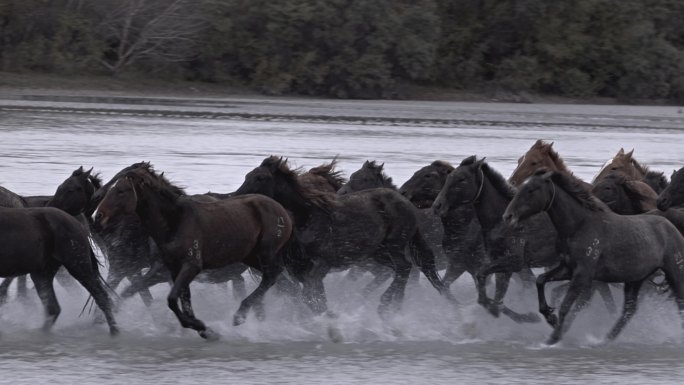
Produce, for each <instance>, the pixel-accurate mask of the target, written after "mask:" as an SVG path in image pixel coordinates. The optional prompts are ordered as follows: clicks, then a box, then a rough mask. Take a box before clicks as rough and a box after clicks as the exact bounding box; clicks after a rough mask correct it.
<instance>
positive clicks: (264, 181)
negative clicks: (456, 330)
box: [237, 156, 451, 315]
mask: <svg viewBox="0 0 684 385" xmlns="http://www.w3.org/2000/svg"><path fill="white" fill-rule="evenodd" d="M237 193H238V194H250V193H259V194H264V195H266V196H270V197H273V198H274V199H275V200H276V201H278V202H280V203H281V204H282V205H283V206H284V207H285V208H287V209H288V210H289V211H290V212H291V213H292V215H293V217H294V223H295V228H296V230H295V235H294V237H295V239H296V241H297V243H298V244H299V245H300V250H301V255H300V256H299V258H293V257H290V258H289V259H290V261H289V262H288V269H290V271H291V272H292V273H293V274H294V276H295V277H297V278H298V279H299V280H300V281H301V282H302V283H303V285H304V292H303V295H304V297H305V300H306V301H307V304H308V305H309V306H310V307H311V309H312V310H313V311H314V312H315V313H318V314H320V313H323V312H326V311H327V303H326V298H325V290H324V286H323V278H324V277H325V276H326V274H327V273H328V272H329V271H330V270H331V269H332V268H348V267H350V266H353V265H358V264H364V263H365V262H366V261H368V260H370V259H371V258H373V259H375V262H378V263H381V264H384V265H386V266H388V267H390V268H392V269H393V270H394V280H393V281H392V283H391V284H390V286H389V288H388V289H387V290H386V291H385V293H383V295H382V297H381V301H380V306H379V308H378V311H379V313H380V314H381V315H386V314H387V313H388V311H390V310H392V307H393V308H394V310H397V309H398V308H399V306H400V304H401V302H402V300H403V295H404V289H405V286H406V281H407V279H408V275H409V272H410V270H411V266H412V264H411V262H410V261H409V259H407V258H406V255H405V248H406V246H407V245H409V243H411V244H412V245H413V246H414V247H415V249H416V258H415V262H416V264H417V265H418V266H419V267H420V268H421V270H422V271H423V273H424V274H425V276H426V277H427V278H428V280H429V281H430V282H431V283H432V285H433V286H434V287H435V288H436V289H437V290H438V291H439V292H440V293H441V294H443V295H445V296H447V297H449V298H451V296H450V294H449V293H448V291H447V289H446V288H445V287H444V285H443V283H442V281H441V280H440V278H439V276H438V275H437V272H436V271H435V263H434V256H433V254H432V252H431V251H430V249H429V248H428V247H427V245H426V243H425V241H424V239H423V238H422V236H421V235H420V232H419V231H418V224H417V222H418V219H417V212H416V209H415V207H414V206H413V205H412V204H411V203H410V202H409V201H408V200H406V199H405V198H404V197H403V196H401V195H400V194H399V193H398V192H396V191H395V190H391V189H371V190H365V191H360V192H357V193H352V194H347V195H344V196H339V197H336V196H335V195H333V194H326V193H322V192H320V191H317V190H312V189H310V188H307V186H305V185H303V184H301V183H300V182H299V178H298V172H297V171H296V170H291V169H290V168H289V167H288V165H287V162H286V161H284V160H283V159H282V158H278V157H275V156H272V157H269V158H266V159H265V160H264V161H263V162H262V163H261V165H260V166H259V167H257V168H255V169H254V170H252V171H251V172H249V173H248V174H247V176H245V181H244V183H243V184H242V186H240V188H239V189H238V190H237Z"/></svg>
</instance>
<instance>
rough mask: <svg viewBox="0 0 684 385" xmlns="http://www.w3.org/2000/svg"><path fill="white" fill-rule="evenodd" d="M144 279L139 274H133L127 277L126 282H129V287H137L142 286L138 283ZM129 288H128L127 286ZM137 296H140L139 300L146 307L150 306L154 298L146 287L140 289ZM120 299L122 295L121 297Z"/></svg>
mask: <svg viewBox="0 0 684 385" xmlns="http://www.w3.org/2000/svg"><path fill="white" fill-rule="evenodd" d="M143 279H144V277H143V276H142V275H141V274H140V273H136V274H133V275H132V276H130V277H128V280H129V281H131V286H135V285H139V286H142V284H140V283H139V282H140V281H141V280H143ZM129 287H130V286H129ZM138 295H139V296H140V299H141V300H142V301H143V303H144V304H145V306H146V307H150V306H152V302H153V301H154V298H152V293H150V289H149V288H148V287H141V288H140V289H139V290H138ZM121 297H122V298H126V297H123V295H122V296H121Z"/></svg>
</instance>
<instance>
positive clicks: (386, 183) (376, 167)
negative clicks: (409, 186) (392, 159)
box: [363, 160, 397, 190]
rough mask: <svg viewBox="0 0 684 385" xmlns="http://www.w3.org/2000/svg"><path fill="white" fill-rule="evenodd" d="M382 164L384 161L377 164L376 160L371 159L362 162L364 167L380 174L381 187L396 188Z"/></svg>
mask: <svg viewBox="0 0 684 385" xmlns="http://www.w3.org/2000/svg"><path fill="white" fill-rule="evenodd" d="M384 166H385V164H384V163H383V164H378V162H376V161H374V160H371V161H368V160H367V161H366V163H364V164H363V167H364V168H369V169H371V170H373V171H375V172H377V173H379V174H380V176H381V177H382V187H387V188H391V189H395V190H396V189H397V186H395V185H394V182H393V181H392V177H391V176H388V175H387V174H385V170H384Z"/></svg>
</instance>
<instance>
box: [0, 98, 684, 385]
mask: <svg viewBox="0 0 684 385" xmlns="http://www.w3.org/2000/svg"><path fill="white" fill-rule="evenodd" d="M174 103H176V102H175V101H173V100H171V101H167V102H165V104H164V105H163V106H160V105H149V104H147V105H140V104H137V105H134V106H133V105H105V104H102V105H94V104H87V103H82V102H68V103H67V102H60V103H57V102H36V101H10V100H0V157H1V159H2V162H0V184H2V185H3V186H4V187H7V188H9V189H11V190H13V191H16V192H18V193H21V194H24V195H33V194H35V195H39V194H51V193H52V192H54V189H55V188H56V186H57V185H58V184H59V183H60V182H61V181H62V180H63V179H65V178H66V177H67V176H68V175H69V174H70V173H71V171H73V170H74V169H75V168H77V167H78V166H80V165H84V166H85V167H91V166H94V167H95V170H97V171H100V172H101V173H102V175H103V177H104V178H105V179H108V178H109V177H111V176H112V175H113V174H114V173H115V172H116V171H118V170H119V169H121V168H123V167H125V166H127V165H130V164H131V163H133V162H138V161H141V160H150V161H152V162H153V163H154V165H155V166H156V168H157V169H158V170H163V171H165V172H166V175H167V176H169V177H171V178H172V179H173V180H174V181H176V182H178V183H179V184H181V185H184V186H186V187H187V190H188V192H190V193H200V192H206V191H209V190H211V191H217V192H227V191H232V190H234V189H235V188H237V187H238V186H239V185H240V184H241V182H242V180H243V178H244V175H245V174H246V173H247V172H248V171H250V170H251V169H252V168H254V167H255V166H257V165H258V164H259V163H260V162H261V160H262V159H263V158H264V157H266V156H268V155H271V154H275V155H282V156H286V157H288V158H289V159H290V162H291V163H293V164H295V165H298V166H302V167H305V168H308V167H312V166H316V165H319V164H321V163H322V162H325V161H329V160H330V159H331V158H333V157H335V156H338V158H339V159H340V167H341V169H343V170H344V171H345V173H346V174H347V175H348V174H349V173H350V172H352V171H354V170H356V169H358V168H359V167H360V166H361V164H362V163H363V161H365V160H366V159H375V160H378V161H380V162H385V169H386V172H387V173H388V174H389V175H390V176H392V177H393V178H394V180H395V182H396V183H398V184H401V183H403V182H404V181H405V180H406V179H407V178H408V177H409V176H410V175H411V174H412V173H413V172H414V171H415V170H417V169H419V168H420V167H422V166H424V165H426V164H429V163H430V162H432V161H433V160H435V159H444V160H449V161H451V162H452V163H458V162H460V160H461V159H463V158H464V157H466V156H469V155H472V154H477V155H479V156H486V157H487V159H488V161H489V162H490V164H491V165H492V166H494V167H495V168H496V169H497V170H499V171H501V173H502V174H504V175H509V174H510V173H511V172H512V171H513V169H514V168H515V160H517V158H518V157H519V156H520V155H522V154H523V153H524V152H525V151H526V150H527V149H528V148H529V147H530V146H531V145H532V143H533V142H534V141H535V140H536V139H539V138H543V139H547V140H552V141H555V144H554V148H556V150H557V151H558V152H559V153H560V154H561V156H562V157H563V158H564V159H565V161H566V163H567V165H568V166H569V168H570V169H572V170H573V171H575V173H576V174H577V175H578V176H580V177H582V178H584V179H591V178H592V177H593V175H595V174H596V173H597V172H598V170H599V169H600V167H601V166H602V165H603V164H604V162H605V161H606V160H608V159H609V158H610V157H612V156H613V155H614V154H615V152H617V150H618V149H619V148H620V147H624V148H625V149H627V150H629V149H632V148H635V157H636V158H637V159H638V160H640V161H641V162H642V163H644V164H647V165H649V166H651V168H652V169H656V170H664V171H667V173H668V174H669V172H670V171H671V170H672V169H674V168H679V167H681V166H682V163H684V160H683V159H682V155H681V154H682V152H681V151H682V148H684V146H683V145H684V131H682V130H680V129H681V128H682V127H684V125H683V123H684V116H682V114H681V113H680V111H681V110H679V109H677V108H676V107H624V106H555V105H509V104H480V103H410V102H396V103H395V102H330V101H322V100H305V99H246V100H238V99H226V100H225V101H223V102H222V103H213V104H211V103H208V102H206V101H199V102H192V103H180V102H178V103H176V104H177V105H174ZM217 104H219V105H218V106H217ZM93 108H96V110H93ZM86 109H90V110H86ZM199 113H201V114H204V115H200V114H199ZM362 280H363V282H359V283H349V282H347V281H345V280H344V278H343V274H341V273H337V274H333V275H332V276H330V277H328V278H327V279H326V286H327V290H328V294H329V302H330V306H331V308H332V309H333V310H334V311H335V312H336V313H337V314H339V318H338V319H336V320H328V319H323V318H317V317H312V316H311V315H310V314H309V313H308V311H307V310H306V309H303V308H302V307H301V305H299V304H297V303H293V302H291V301H290V300H288V299H284V298H282V297H279V296H278V295H276V294H274V293H269V294H268V295H267V298H266V306H267V307H266V310H267V314H268V319H267V320H266V321H265V322H263V323H260V322H258V321H256V320H255V319H253V317H250V318H248V321H247V323H246V324H244V325H242V326H239V327H233V326H232V325H231V322H230V320H231V315H232V313H233V312H234V311H235V310H236V309H237V306H238V302H237V301H236V300H235V299H233V297H232V294H231V289H230V288H226V287H222V286H210V285H203V284H193V286H192V288H193V299H194V302H195V310H196V312H197V314H198V315H199V317H200V318H202V319H203V320H205V321H206V322H207V323H208V324H209V325H210V326H211V327H212V328H214V329H215V330H217V331H218V332H219V333H220V334H221V336H222V339H221V340H220V341H218V342H216V343H206V342H204V341H202V340H201V339H200V338H198V337H197V335H196V334H195V333H194V332H190V331H187V330H182V329H181V328H180V326H179V325H178V323H177V321H176V320H175V318H174V317H173V315H172V314H171V312H170V311H169V310H168V309H167V308H166V305H165V301H164V300H163V298H164V296H165V294H166V292H167V290H168V288H167V287H166V286H164V285H158V286H156V287H155V288H154V290H153V294H154V296H155V298H158V300H157V301H156V302H155V304H154V306H153V307H152V308H151V309H146V308H145V307H144V305H143V304H142V302H141V301H140V300H139V299H137V298H136V299H132V300H130V301H128V302H126V303H124V305H123V307H122V310H121V313H120V314H119V316H118V320H119V324H120V326H121V328H122V329H123V333H122V335H121V336H120V337H118V338H114V339H112V338H109V337H108V336H107V335H106V331H105V328H104V327H103V326H102V325H93V322H92V317H91V316H90V315H89V314H86V315H83V316H80V317H79V313H80V311H81V308H82V306H83V303H84V302H85V298H86V296H85V294H84V293H83V291H82V290H81V289H79V288H67V289H65V288H61V287H58V288H57V291H58V297H59V298H60V301H61V304H62V315H61V317H60V319H59V320H58V322H57V324H56V326H55V329H54V330H53V332H52V333H51V334H48V335H46V334H43V333H42V332H40V331H39V327H40V325H41V323H42V310H41V308H40V305H39V301H38V299H37V298H36V297H35V295H33V296H32V297H31V298H29V299H28V301H27V302H25V303H22V302H19V301H11V302H10V303H8V304H7V305H5V306H4V307H2V308H0V333H2V334H1V335H0V347H2V349H0V383H4V382H10V383H13V384H17V383H31V384H33V383H41V382H46V381H50V382H51V383H56V384H60V383H65V384H66V383H69V384H72V383H74V382H76V381H80V382H83V383H98V384H114V383H123V382H129V383H138V382H142V381H145V382H151V381H154V382H155V383H160V384H166V383H217V382H228V381H231V382H233V383H369V382H379V383H398V384H402V383H407V384H409V383H410V384H415V383H445V382H449V383H474V382H482V383H495V384H496V383H512V382H519V383H526V384H530V383H538V384H545V383H550V382H553V383H559V384H564V383H577V382H578V381H579V382H592V383H615V382H620V383H623V384H643V383H661V384H669V383H680V382H681V378H684V364H682V362H683V361H682V359H683V358H684V353H683V352H684V349H683V348H684V346H683V345H682V336H683V335H682V331H681V330H680V327H679V325H680V321H679V318H678V315H677V313H676V311H675V307H674V305H673V304H672V303H671V302H669V301H668V300H667V299H666V298H661V297H654V296H647V297H645V298H643V300H642V304H641V307H640V309H639V312H638V313H637V315H636V316H635V318H634V320H633V321H632V323H631V324H630V325H629V326H628V327H627V328H626V329H625V331H624V334H623V335H621V337H620V339H619V340H618V341H617V342H615V343H612V344H609V345H605V346H604V345H602V344H601V343H602V338H603V336H604V335H605V334H606V333H607V331H608V330H609V328H610V326H611V325H612V323H613V322H614V320H615V318H616V315H610V314H607V312H606V310H605V308H604V307H603V305H602V304H601V302H600V301H594V303H592V305H591V307H590V308H589V309H588V310H587V311H586V312H584V313H583V314H582V315H580V317H579V318H578V319H577V321H576V322H575V324H573V327H572V328H571V330H570V332H569V333H568V335H567V338H566V339H565V341H564V342H563V344H561V345H559V346H556V347H552V348H548V347H544V346H543V345H542V342H543V341H544V340H545V338H546V337H547V336H548V334H549V333H550V328H549V327H548V326H546V325H544V324H532V325H530V324H527V325H518V324H515V323H513V322H512V321H511V320H509V319H505V318H500V319H494V318H492V317H490V316H488V315H487V314H486V313H485V312H484V311H483V310H481V309H480V308H479V307H478V306H477V305H476V304H475V303H474V300H475V293H474V288H473V284H472V280H471V278H470V277H466V276H464V277H462V278H461V279H459V280H458V281H457V282H456V283H455V284H454V286H453V287H452V290H453V292H454V293H455V294H456V296H457V298H458V299H459V301H460V302H461V303H462V305H461V306H460V307H459V308H457V309H454V308H450V307H449V306H448V305H447V303H446V302H445V301H443V300H442V299H441V298H439V297H438V296H437V294H436V292H434V290H433V289H432V288H430V287H429V285H428V284H427V283H426V282H425V280H424V279H423V280H421V281H420V282H418V283H417V284H414V285H412V286H410V287H409V288H408V289H407V296H406V302H405V304H404V307H403V311H402V312H401V313H400V314H398V315H397V316H396V317H395V318H394V319H392V320H391V321H390V322H388V323H384V322H381V321H380V320H379V318H378V316H377V314H376V312H375V308H376V306H377V304H378V297H379V295H380V293H376V294H374V296H372V297H371V298H369V299H367V300H366V301H364V300H363V299H362V298H361V296H360V295H359V293H358V287H359V286H360V285H361V284H363V283H365V282H367V281H368V280H370V277H368V276H364V277H362ZM255 286H256V283H255V282H254V280H253V279H251V278H248V289H249V288H253V287H255ZM613 292H614V294H615V295H616V296H617V297H618V298H620V293H619V292H618V290H617V289H613ZM509 298H510V299H507V302H508V303H509V306H511V307H513V308H515V309H517V310H520V311H526V312H527V311H534V310H535V309H536V303H535V295H534V291H533V290H531V289H529V288H522V287H520V286H518V285H516V284H513V286H512V288H511V290H510V294H509ZM331 333H333V334H334V335H335V336H336V337H339V338H340V339H341V340H342V342H341V343H333V342H331V338H330V334H331Z"/></svg>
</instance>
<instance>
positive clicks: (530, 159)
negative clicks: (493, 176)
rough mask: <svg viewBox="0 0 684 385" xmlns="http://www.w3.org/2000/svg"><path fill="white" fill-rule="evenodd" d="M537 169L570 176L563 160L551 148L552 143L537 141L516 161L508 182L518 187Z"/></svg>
mask: <svg viewBox="0 0 684 385" xmlns="http://www.w3.org/2000/svg"><path fill="white" fill-rule="evenodd" d="M539 169H546V170H549V171H559V172H565V173H567V174H568V175H572V172H571V171H570V170H569V169H568V167H567V166H566V165H565V162H564V161H563V159H562V158H561V157H560V155H558V152H556V150H555V149H554V148H553V142H546V141H543V140H541V139H538V140H537V141H536V142H534V144H533V145H532V147H530V149H529V150H527V152H526V153H525V154H524V155H523V156H521V157H520V158H519V159H518V167H516V168H515V170H513V173H512V174H511V176H510V177H509V178H508V182H510V184H512V185H513V186H520V185H521V184H522V183H523V182H524V181H525V180H526V179H527V178H529V177H530V176H532V175H534V173H535V172H537V170H539Z"/></svg>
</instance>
